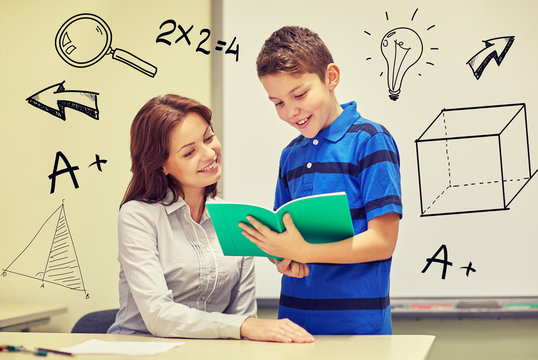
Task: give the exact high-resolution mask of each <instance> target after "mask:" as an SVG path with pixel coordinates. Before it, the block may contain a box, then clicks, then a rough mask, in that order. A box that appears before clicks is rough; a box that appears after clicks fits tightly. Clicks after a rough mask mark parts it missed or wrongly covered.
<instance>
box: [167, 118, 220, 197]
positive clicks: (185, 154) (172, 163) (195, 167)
mask: <svg viewBox="0 0 538 360" xmlns="http://www.w3.org/2000/svg"><path fill="white" fill-rule="evenodd" d="M169 136H170V139H169V149H168V150H169V153H170V155H169V156H168V159H167V160H166V162H165V163H164V165H163V171H164V173H165V174H166V175H171V176H173V177H174V178H175V179H176V180H177V181H179V183H180V184H181V188H182V190H183V193H184V194H187V192H189V191H197V192H199V191H200V190H201V191H203V189H204V188H205V187H206V186H208V185H211V184H214V183H216V182H217V181H218V180H219V179H220V176H221V174H222V157H221V145H220V142H219V140H218V139H217V137H216V136H215V134H214V133H213V130H212V129H211V126H209V124H208V123H207V122H206V121H205V120H204V118H203V117H202V116H200V115H199V114H198V113H195V112H192V113H188V114H187V115H186V116H185V117H184V118H183V120H181V122H179V123H178V124H177V125H176V126H175V127H174V128H173V129H172V131H171V132H170V135H169Z"/></svg>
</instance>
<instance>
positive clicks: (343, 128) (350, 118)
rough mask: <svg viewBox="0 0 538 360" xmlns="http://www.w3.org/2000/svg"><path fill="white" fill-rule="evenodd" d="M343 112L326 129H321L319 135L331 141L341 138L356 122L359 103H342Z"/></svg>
mask: <svg viewBox="0 0 538 360" xmlns="http://www.w3.org/2000/svg"><path fill="white" fill-rule="evenodd" d="M341 106H342V109H343V110H344V111H342V113H341V114H340V115H339V116H338V117H337V118H336V119H334V121H333V122H332V123H331V125H329V126H328V127H327V128H326V129H324V130H322V131H320V133H319V134H318V136H321V137H323V138H325V139H327V140H329V141H332V142H337V141H338V140H340V139H341V138H342V137H343V136H344V135H345V134H346V133H347V132H348V130H349V128H350V127H351V125H353V123H354V122H355V120H356V118H357V116H358V113H357V103H356V102H355V101H351V102H348V103H345V104H342V105H341Z"/></svg>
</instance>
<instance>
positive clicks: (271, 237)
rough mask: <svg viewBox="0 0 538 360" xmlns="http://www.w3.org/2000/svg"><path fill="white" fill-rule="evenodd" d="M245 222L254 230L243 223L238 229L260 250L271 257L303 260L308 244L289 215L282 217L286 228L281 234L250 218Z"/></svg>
mask: <svg viewBox="0 0 538 360" xmlns="http://www.w3.org/2000/svg"><path fill="white" fill-rule="evenodd" d="M247 220H248V221H249V222H250V223H251V224H252V226H254V228H252V227H250V226H248V225H247V224H245V223H239V227H240V228H241V229H243V235H244V236H245V237H246V238H247V239H249V240H250V241H252V242H253V243H254V244H256V245H257V246H258V247H259V248H260V249H262V250H263V251H265V252H266V253H268V254H271V255H273V256H278V257H281V258H284V259H294V260H296V261H299V262H302V261H300V259H301V258H303V256H304V254H305V253H306V251H307V249H308V246H309V245H310V244H309V243H307V242H306V241H305V240H304V238H303V237H302V235H301V233H299V231H298V230H297V228H296V227H295V225H294V224H293V220H292V219H291V216H290V214H287V213H286V214H284V216H283V217H282V220H283V222H284V226H285V227H286V231H284V232H283V233H277V232H275V231H273V230H271V229H269V228H268V227H267V226H265V225H263V224H262V223H260V222H259V221H258V220H256V219H255V218H253V217H252V216H247Z"/></svg>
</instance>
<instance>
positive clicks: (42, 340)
mask: <svg viewBox="0 0 538 360" xmlns="http://www.w3.org/2000/svg"><path fill="white" fill-rule="evenodd" d="M90 339H101V340H107V341H176V342H177V341H184V342H185V345H182V346H179V347H176V348H173V349H172V350H169V351H167V352H165V353H162V354H159V355H153V356H140V355H134V356H126V355H76V358H77V359H79V360H83V359H97V360H119V359H126V358H132V359H136V360H146V359H163V360H164V359H174V360H177V359H198V360H202V359H208V360H228V359H230V360H231V359H233V360H241V359H245V360H247V359H248V360H252V359H256V360H264V359H267V360H275V359H278V360H285V359H293V360H298V359H307V360H318V359H323V360H327V359H335V360H347V359H354V360H357V359H368V360H389V359H398V360H407V359H409V360H419V359H426V358H427V356H428V352H429V350H430V348H431V346H432V343H433V341H434V336H431V335H365V336H361V335H355V336H316V341H315V342H313V343H310V344H279V343H269V342H256V341H249V340H200V339H177V338H173V339H171V338H156V337H152V336H138V335H113V334H62V333H32V332H24V333H16V332H4V333H0V343H1V344H5V345H23V346H25V347H26V348H27V349H34V348H36V347H43V348H49V349H60V348H64V347H69V346H73V345H77V344H80V343H82V342H84V341H86V340H90ZM4 354H5V353H2V354H1V355H0V358H1V359H4V357H3V356H4ZM9 355H10V356H9V359H10V360H17V359H20V360H28V359H30V358H29V356H30V355H28V354H25V353H10V354H9ZM68 358H69V357H67V356H64V355H55V354H52V353H49V354H48V356H47V359H49V360H52V359H63V360H65V359H68Z"/></svg>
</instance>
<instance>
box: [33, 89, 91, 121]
mask: <svg viewBox="0 0 538 360" xmlns="http://www.w3.org/2000/svg"><path fill="white" fill-rule="evenodd" d="M64 83H65V81H62V82H61V83H58V84H54V85H52V86H49V87H48V88H45V89H43V90H40V91H38V92H37V93H35V94H34V95H32V96H29V97H28V98H27V99H26V101H28V103H29V104H30V105H33V106H35V107H37V108H38V109H41V110H43V111H46V112H48V113H50V114H52V115H54V116H56V117H59V118H60V119H62V120H65V108H66V107H68V108H71V109H73V110H76V111H80V112H82V113H84V114H86V115H88V116H90V117H92V118H94V119H96V120H99V110H98V109H97V95H99V94H98V93H96V92H91V91H82V90H65V87H64Z"/></svg>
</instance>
